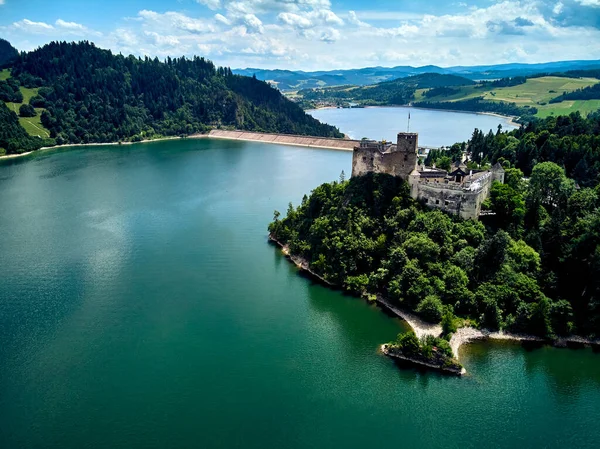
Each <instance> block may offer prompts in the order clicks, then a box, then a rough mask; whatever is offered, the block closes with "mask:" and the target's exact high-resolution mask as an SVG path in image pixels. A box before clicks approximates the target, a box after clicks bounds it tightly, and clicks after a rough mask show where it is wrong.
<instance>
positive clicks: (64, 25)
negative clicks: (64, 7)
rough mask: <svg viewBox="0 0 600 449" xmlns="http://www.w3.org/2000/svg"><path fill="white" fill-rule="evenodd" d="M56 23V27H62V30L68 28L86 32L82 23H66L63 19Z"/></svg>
mask: <svg viewBox="0 0 600 449" xmlns="http://www.w3.org/2000/svg"><path fill="white" fill-rule="evenodd" d="M55 23H56V26H58V27H61V28H66V29H68V30H85V29H86V28H85V27H84V26H83V25H81V24H80V23H75V22H65V21H64V20H62V19H58V20H57V21H56V22H55Z"/></svg>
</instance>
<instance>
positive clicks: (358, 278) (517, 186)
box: [269, 114, 600, 337]
mask: <svg viewBox="0 0 600 449" xmlns="http://www.w3.org/2000/svg"><path fill="white" fill-rule="evenodd" d="M468 145H469V147H468V148H470V149H472V150H474V151H476V152H478V153H479V154H478V155H477V158H478V159H479V161H481V163H482V164H487V163H494V162H496V161H499V162H501V163H502V164H503V165H504V167H505V170H506V179H505V183H504V184H499V183H495V184H494V185H493V186H492V189H491V194H490V197H489V199H488V200H487V201H486V204H485V207H486V208H488V209H489V210H490V211H492V212H494V213H495V215H489V216H487V217H485V221H463V220H461V219H459V218H457V217H455V216H450V215H447V214H445V213H443V212H441V211H439V210H430V209H427V208H426V207H425V206H423V205H421V204H420V203H418V202H416V201H414V200H412V199H411V197H410V195H409V189H408V185H407V184H406V183H405V182H404V181H402V180H400V179H399V178H394V177H391V176H388V175H368V176H363V177H357V178H352V179H350V180H349V181H344V180H340V182H337V181H336V182H333V183H329V184H323V185H321V186H319V187H317V188H316V189H315V190H314V191H313V192H312V194H311V195H310V196H309V197H308V196H305V197H304V199H303V200H302V203H301V204H300V205H299V206H298V207H297V208H294V207H292V205H291V204H290V206H289V208H288V211H287V215H286V217H284V218H281V217H280V214H279V213H278V212H276V213H275V219H274V222H273V223H271V224H270V226H269V231H270V232H271V234H272V236H273V237H275V238H276V239H277V240H279V241H280V242H282V243H285V244H288V245H289V248H290V251H291V252H292V253H294V254H296V255H299V256H302V257H304V258H305V259H306V260H308V261H309V263H310V266H311V269H312V270H313V271H315V272H316V273H317V274H319V275H320V276H322V277H324V278H325V279H327V280H328V281H330V282H332V283H334V284H336V285H339V286H341V287H343V288H344V289H346V290H347V291H349V292H351V293H354V294H359V295H374V294H382V295H384V296H386V297H388V298H389V299H391V300H393V301H395V302H397V303H398V304H399V305H401V306H402V307H405V308H407V309H410V310H413V311H415V312H417V313H418V314H420V315H421V316H422V317H423V318H425V319H427V320H429V321H433V322H440V321H443V322H445V323H453V322H455V318H456V317H457V316H458V317H462V318H464V319H467V320H470V321H471V322H472V323H473V324H475V325H478V326H482V327H486V328H490V329H507V330H510V331H515V332H526V333H530V334H536V335H541V336H545V337H555V336H557V335H567V334H572V333H578V334H581V335H586V336H598V335H600V299H599V298H600V209H598V206H599V205H600V203H599V199H598V194H599V192H598V189H599V188H598V187H597V186H598V168H600V161H599V160H598V159H599V157H598V154H600V115H599V114H595V115H591V116H590V117H589V118H587V119H585V118H582V117H581V116H580V115H579V114H572V115H571V116H569V117H557V118H548V119H547V120H544V121H540V122H538V123H533V124H531V125H529V126H528V127H522V128H521V129H519V130H515V131H511V132H509V133H504V132H501V131H500V130H498V132H497V133H495V134H494V133H490V134H488V135H484V134H483V133H481V132H479V131H476V132H475V133H474V134H473V138H472V140H471V141H470V142H469V143H468ZM579 160H581V161H584V162H578V161H579ZM565 170H566V171H565ZM524 174H526V175H527V176H528V177H529V179H528V180H527V181H525V180H524Z"/></svg>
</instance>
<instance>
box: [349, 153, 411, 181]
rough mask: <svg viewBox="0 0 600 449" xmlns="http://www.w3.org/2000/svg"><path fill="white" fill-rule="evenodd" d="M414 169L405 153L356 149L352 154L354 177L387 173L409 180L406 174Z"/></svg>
mask: <svg viewBox="0 0 600 449" xmlns="http://www.w3.org/2000/svg"><path fill="white" fill-rule="evenodd" d="M413 169H414V165H412V166H411V165H410V163H409V161H408V160H406V155H405V153H401V152H399V151H394V152H391V153H381V152H379V151H378V150H376V149H375V150H374V149H372V148H356V149H355V150H354V153H353V154H352V176H362V175H366V174H367V173H387V174H388V175H392V176H400V177H403V179H407V177H406V172H407V171H408V172H409V173H410V172H411V171H412V170H413Z"/></svg>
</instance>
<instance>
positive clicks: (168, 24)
mask: <svg viewBox="0 0 600 449" xmlns="http://www.w3.org/2000/svg"><path fill="white" fill-rule="evenodd" d="M138 16H139V17H140V18H141V19H142V20H143V22H144V25H145V26H148V27H152V28H153V29H154V28H156V29H161V30H166V29H168V30H179V31H184V32H188V33H210V32H214V31H215V27H214V26H213V24H212V23H211V21H209V20H206V19H196V18H192V17H189V16H186V15H185V14H182V13H178V12H173V11H168V12H165V13H162V14H161V13H157V12H155V11H149V10H146V9H144V10H142V11H140V12H139V13H138Z"/></svg>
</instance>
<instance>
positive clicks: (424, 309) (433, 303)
mask: <svg viewBox="0 0 600 449" xmlns="http://www.w3.org/2000/svg"><path fill="white" fill-rule="evenodd" d="M416 311H417V312H418V313H419V314H421V315H422V316H423V318H425V319H426V320H427V321H430V322H432V323H439V322H440V320H441V319H442V314H443V312H444V307H443V305H442V301H441V300H440V298H439V297H438V296H436V295H428V296H426V297H425V298H424V299H423V300H422V301H421V302H420V303H419V305H418V306H417V309H416Z"/></svg>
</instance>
